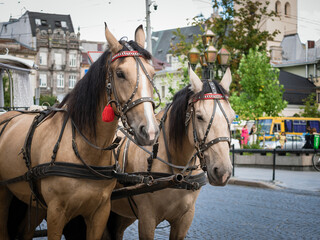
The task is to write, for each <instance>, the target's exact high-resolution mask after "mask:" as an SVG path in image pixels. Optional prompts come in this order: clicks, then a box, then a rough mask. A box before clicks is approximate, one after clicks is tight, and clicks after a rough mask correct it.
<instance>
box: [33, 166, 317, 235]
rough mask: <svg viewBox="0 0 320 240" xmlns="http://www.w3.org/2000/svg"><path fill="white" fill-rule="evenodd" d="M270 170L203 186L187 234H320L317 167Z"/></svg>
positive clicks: (163, 229) (239, 173)
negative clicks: (307, 169) (222, 184)
mask: <svg viewBox="0 0 320 240" xmlns="http://www.w3.org/2000/svg"><path fill="white" fill-rule="evenodd" d="M272 174H273V173H272V169H263V168H244V167H237V168H235V176H234V177H233V178H232V179H231V181H230V183H231V182H232V181H233V183H235V182H238V184H240V185H242V186H239V185H232V184H228V185H227V186H226V187H213V186H210V185H206V186H204V187H203V188H202V189H201V193H200V195H199V197H198V199H197V202H196V212H195V217H194V220H193V223H192V225H191V227H190V229H189V231H188V235H187V237H186V239H190V240H191V239H199V240H200V239H201V240H202V239H210V240H212V239H319V236H320V227H319V226H320V172H316V171H287V170H276V172H275V181H272ZM248 186H250V187H248ZM265 187H266V188H265ZM168 225H169V224H168V222H162V223H161V224H160V225H159V226H158V228H157V229H156V232H155V238H154V239H156V240H164V239H169V231H170V227H169V226H168ZM42 228H45V224H44V225H43V226H42ZM137 229H138V227H137V221H136V222H135V223H134V224H133V225H131V226H130V227H129V228H128V229H127V230H126V232H125V235H124V239H128V240H134V239H138V238H139V236H138V230H137ZM37 239H40V238H37ZM42 239H46V238H42Z"/></svg>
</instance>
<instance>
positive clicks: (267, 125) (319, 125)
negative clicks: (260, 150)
mask: <svg viewBox="0 0 320 240" xmlns="http://www.w3.org/2000/svg"><path fill="white" fill-rule="evenodd" d="M258 126H259V127H260V132H261V133H264V134H265V138H266V139H270V138H272V137H274V135H275V134H280V133H282V132H285V133H286V134H294V135H303V134H305V133H306V132H307V127H310V128H315V129H316V130H317V133H319V132H320V118H305V117H260V118H258ZM262 138H263V137H260V140H261V139H262Z"/></svg>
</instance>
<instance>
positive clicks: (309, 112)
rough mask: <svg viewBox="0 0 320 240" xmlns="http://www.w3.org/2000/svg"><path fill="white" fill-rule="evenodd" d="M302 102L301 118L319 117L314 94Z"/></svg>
mask: <svg viewBox="0 0 320 240" xmlns="http://www.w3.org/2000/svg"><path fill="white" fill-rule="evenodd" d="M302 101H303V102H304V107H301V109H303V113H301V116H302V117H317V118H318V117H320V112H319V110H318V108H319V104H318V103H317V100H316V94H315V93H312V94H310V95H309V96H308V97H307V98H306V99H304V100H302Z"/></svg>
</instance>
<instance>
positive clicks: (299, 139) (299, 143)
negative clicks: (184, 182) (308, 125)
mask: <svg viewBox="0 0 320 240" xmlns="http://www.w3.org/2000/svg"><path fill="white" fill-rule="evenodd" d="M286 140H287V141H286V142H285V144H284V146H283V149H302V147H303V146H304V144H305V142H306V139H305V137H304V136H302V135H289V134H288V135H287V136H286ZM263 144H264V146H263ZM259 145H260V147H262V148H264V149H274V148H281V145H280V143H279V140H277V139H275V138H272V139H271V140H267V141H265V142H264V143H263V141H261V142H260V144H259Z"/></svg>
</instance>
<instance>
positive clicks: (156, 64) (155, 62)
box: [152, 57, 170, 71]
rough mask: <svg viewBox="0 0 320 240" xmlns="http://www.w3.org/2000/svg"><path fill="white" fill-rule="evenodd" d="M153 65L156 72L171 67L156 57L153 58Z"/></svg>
mask: <svg viewBox="0 0 320 240" xmlns="http://www.w3.org/2000/svg"><path fill="white" fill-rule="evenodd" d="M152 64H153V67H154V69H155V70H156V71H160V70H162V69H164V68H165V67H169V66H170V64H168V63H166V62H163V61H160V60H159V59H157V58H155V57H152Z"/></svg>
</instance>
